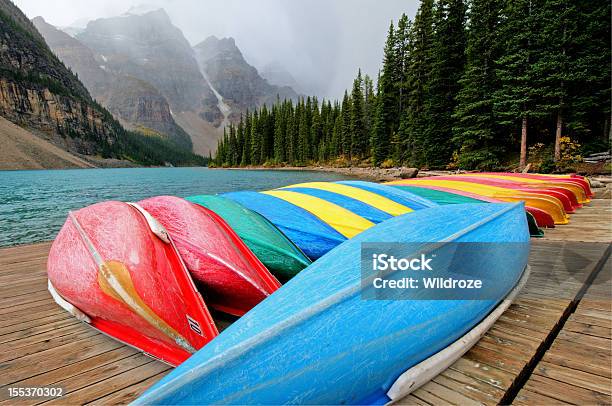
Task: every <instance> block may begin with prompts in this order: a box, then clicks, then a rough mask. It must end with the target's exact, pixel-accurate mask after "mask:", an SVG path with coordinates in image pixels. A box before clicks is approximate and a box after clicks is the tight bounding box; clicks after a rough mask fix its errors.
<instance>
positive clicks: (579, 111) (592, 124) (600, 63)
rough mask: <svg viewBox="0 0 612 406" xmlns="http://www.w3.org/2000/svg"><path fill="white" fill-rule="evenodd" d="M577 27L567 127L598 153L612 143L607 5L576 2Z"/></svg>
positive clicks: (600, 1)
mask: <svg viewBox="0 0 612 406" xmlns="http://www.w3.org/2000/svg"><path fill="white" fill-rule="evenodd" d="M573 4H574V6H575V9H576V18H577V19H578V21H577V23H576V24H577V26H578V27H579V28H580V29H579V30H578V32H577V33H576V34H575V36H574V38H573V47H572V48H570V50H569V54H570V58H571V64H572V74H573V77H572V79H573V81H572V82H571V83H569V85H568V99H569V100H568V103H571V104H570V105H568V108H567V114H568V117H567V127H568V128H569V129H570V130H571V131H572V132H573V133H574V134H575V135H576V136H581V137H582V138H583V139H585V140H588V141H591V142H597V141H599V142H598V143H599V144H600V147H599V148H601V150H603V149H606V148H609V145H610V142H612V131H611V127H612V126H611V125H610V105H611V102H610V88H611V83H610V70H611V68H610V49H611V46H610V7H611V5H610V2H609V1H606V0H576V1H574V2H573Z"/></svg>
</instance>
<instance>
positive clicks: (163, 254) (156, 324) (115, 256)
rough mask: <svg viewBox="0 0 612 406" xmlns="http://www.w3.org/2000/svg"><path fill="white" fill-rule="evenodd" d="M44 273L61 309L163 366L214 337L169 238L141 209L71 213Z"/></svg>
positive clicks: (114, 206) (98, 207)
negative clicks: (134, 348)
mask: <svg viewBox="0 0 612 406" xmlns="http://www.w3.org/2000/svg"><path fill="white" fill-rule="evenodd" d="M47 271H48V276H49V290H50V291H51V294H52V296H53V298H54V299H55V301H56V302H57V303H58V304H59V305H60V306H62V307H63V308H64V309H66V310H68V311H69V312H71V313H72V314H73V315H75V316H76V317H78V318H79V319H80V320H83V321H85V322H87V323H89V324H91V326H92V327H94V328H96V329H98V330H100V331H102V332H103V333H105V334H108V335H109V336H111V337H114V338H116V339H118V340H120V341H122V342H124V343H126V344H129V345H131V346H133V347H136V348H138V349H140V350H141V351H144V352H146V353H148V354H150V355H152V356H154V357H156V358H159V359H161V360H163V361H165V362H167V363H170V364H173V365H178V364H180V363H181V362H183V361H184V360H185V359H187V358H188V357H189V356H190V355H191V354H192V353H193V352H195V351H196V350H198V349H199V348H201V347H202V346H203V345H204V344H206V343H207V342H209V341H210V340H211V339H213V338H214V337H215V336H216V335H217V334H218V332H217V329H216V327H215V324H214V322H213V320H212V317H211V316H210V314H209V312H208V310H207V308H206V306H205V304H204V302H203V301H202V297H201V296H200V295H199V293H198V292H197V290H196V287H195V285H194V283H193V280H192V279H191V277H190V276H189V273H188V271H187V269H186V268H185V265H184V264H183V261H182V260H181V258H180V256H179V254H178V252H177V250H176V248H175V246H174V244H173V242H172V239H171V238H170V237H169V236H168V234H167V232H166V231H165V230H164V228H163V227H162V226H161V224H159V223H158V222H157V221H156V220H155V219H154V218H153V217H151V216H150V215H149V214H148V213H147V212H146V211H144V210H143V209H142V208H140V207H138V206H135V205H128V204H126V203H121V202H112V201H111V202H104V203H98V204H95V205H93V206H89V207H86V208H84V209H81V210H78V211H76V212H71V213H70V214H69V215H68V220H67V221H66V223H65V224H64V226H63V227H62V229H61V230H60V232H59V234H58V235H57V237H56V238H55V241H54V242H53V245H52V246H51V251H50V252H49V259H48V263H47Z"/></svg>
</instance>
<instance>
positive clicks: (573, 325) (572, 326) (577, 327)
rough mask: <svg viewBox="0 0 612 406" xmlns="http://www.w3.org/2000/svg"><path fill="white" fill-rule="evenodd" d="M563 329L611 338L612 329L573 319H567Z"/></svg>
mask: <svg viewBox="0 0 612 406" xmlns="http://www.w3.org/2000/svg"><path fill="white" fill-rule="evenodd" d="M563 329H564V330H565V331H573V332H576V333H581V334H585V335H591V336H595V337H603V338H608V339H610V338H612V330H611V329H609V328H606V327H601V326H594V325H592V324H588V323H582V322H578V321H575V320H572V319H570V320H568V321H566V322H565V325H564V326H563Z"/></svg>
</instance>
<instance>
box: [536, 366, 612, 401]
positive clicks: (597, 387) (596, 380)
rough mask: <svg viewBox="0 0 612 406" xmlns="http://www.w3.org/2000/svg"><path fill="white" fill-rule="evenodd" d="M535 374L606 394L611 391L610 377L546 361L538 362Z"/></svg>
mask: <svg viewBox="0 0 612 406" xmlns="http://www.w3.org/2000/svg"><path fill="white" fill-rule="evenodd" d="M534 374H536V375H540V376H543V377H547V378H551V379H554V380H556V381H561V382H565V383H569V384H571V385H574V386H579V387H581V388H585V389H590V390H593V391H596V392H601V393H604V394H605V393H609V391H610V384H611V383H612V382H611V381H610V379H609V378H605V377H603V376H599V375H594V374H590V373H588V372H583V371H579V370H576V369H571V368H567V367H563V366H560V365H555V364H551V363H550V362H546V361H542V362H540V363H539V364H538V366H537V367H536V369H535V371H534Z"/></svg>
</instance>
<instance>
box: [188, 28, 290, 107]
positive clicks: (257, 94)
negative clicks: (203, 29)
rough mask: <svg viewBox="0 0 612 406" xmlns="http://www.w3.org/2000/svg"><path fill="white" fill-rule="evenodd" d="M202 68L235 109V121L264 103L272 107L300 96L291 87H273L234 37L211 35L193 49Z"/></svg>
mask: <svg viewBox="0 0 612 406" xmlns="http://www.w3.org/2000/svg"><path fill="white" fill-rule="evenodd" d="M194 50H195V54H196V57H197V59H198V63H199V64H200V67H201V68H202V69H203V70H204V71H205V72H206V75H207V77H208V80H209V81H210V83H211V85H212V86H213V87H214V88H215V89H216V90H217V91H218V92H219V93H220V94H221V96H222V97H223V99H224V101H225V102H226V103H228V104H229V105H230V106H231V107H232V118H234V119H235V118H236V117H239V115H240V113H241V112H244V111H245V110H247V109H251V110H252V109H254V108H256V107H260V106H262V105H264V104H267V105H271V104H272V103H274V102H276V99H277V97H280V99H281V100H283V99H292V100H296V99H297V98H298V94H297V93H296V92H295V91H294V90H293V89H291V88H290V87H288V86H274V85H271V84H270V83H268V81H267V80H265V79H264V78H262V77H261V76H260V75H259V73H258V72H257V69H255V68H254V67H253V66H251V65H249V64H248V63H247V61H246V60H245V59H244V57H243V56H242V53H241V52H240V50H239V49H238V47H237V46H236V43H235V41H234V39H233V38H222V39H219V38H217V37H214V36H211V37H208V38H207V39H206V40H204V41H202V42H200V43H199V44H198V45H196V46H195V47H194Z"/></svg>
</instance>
